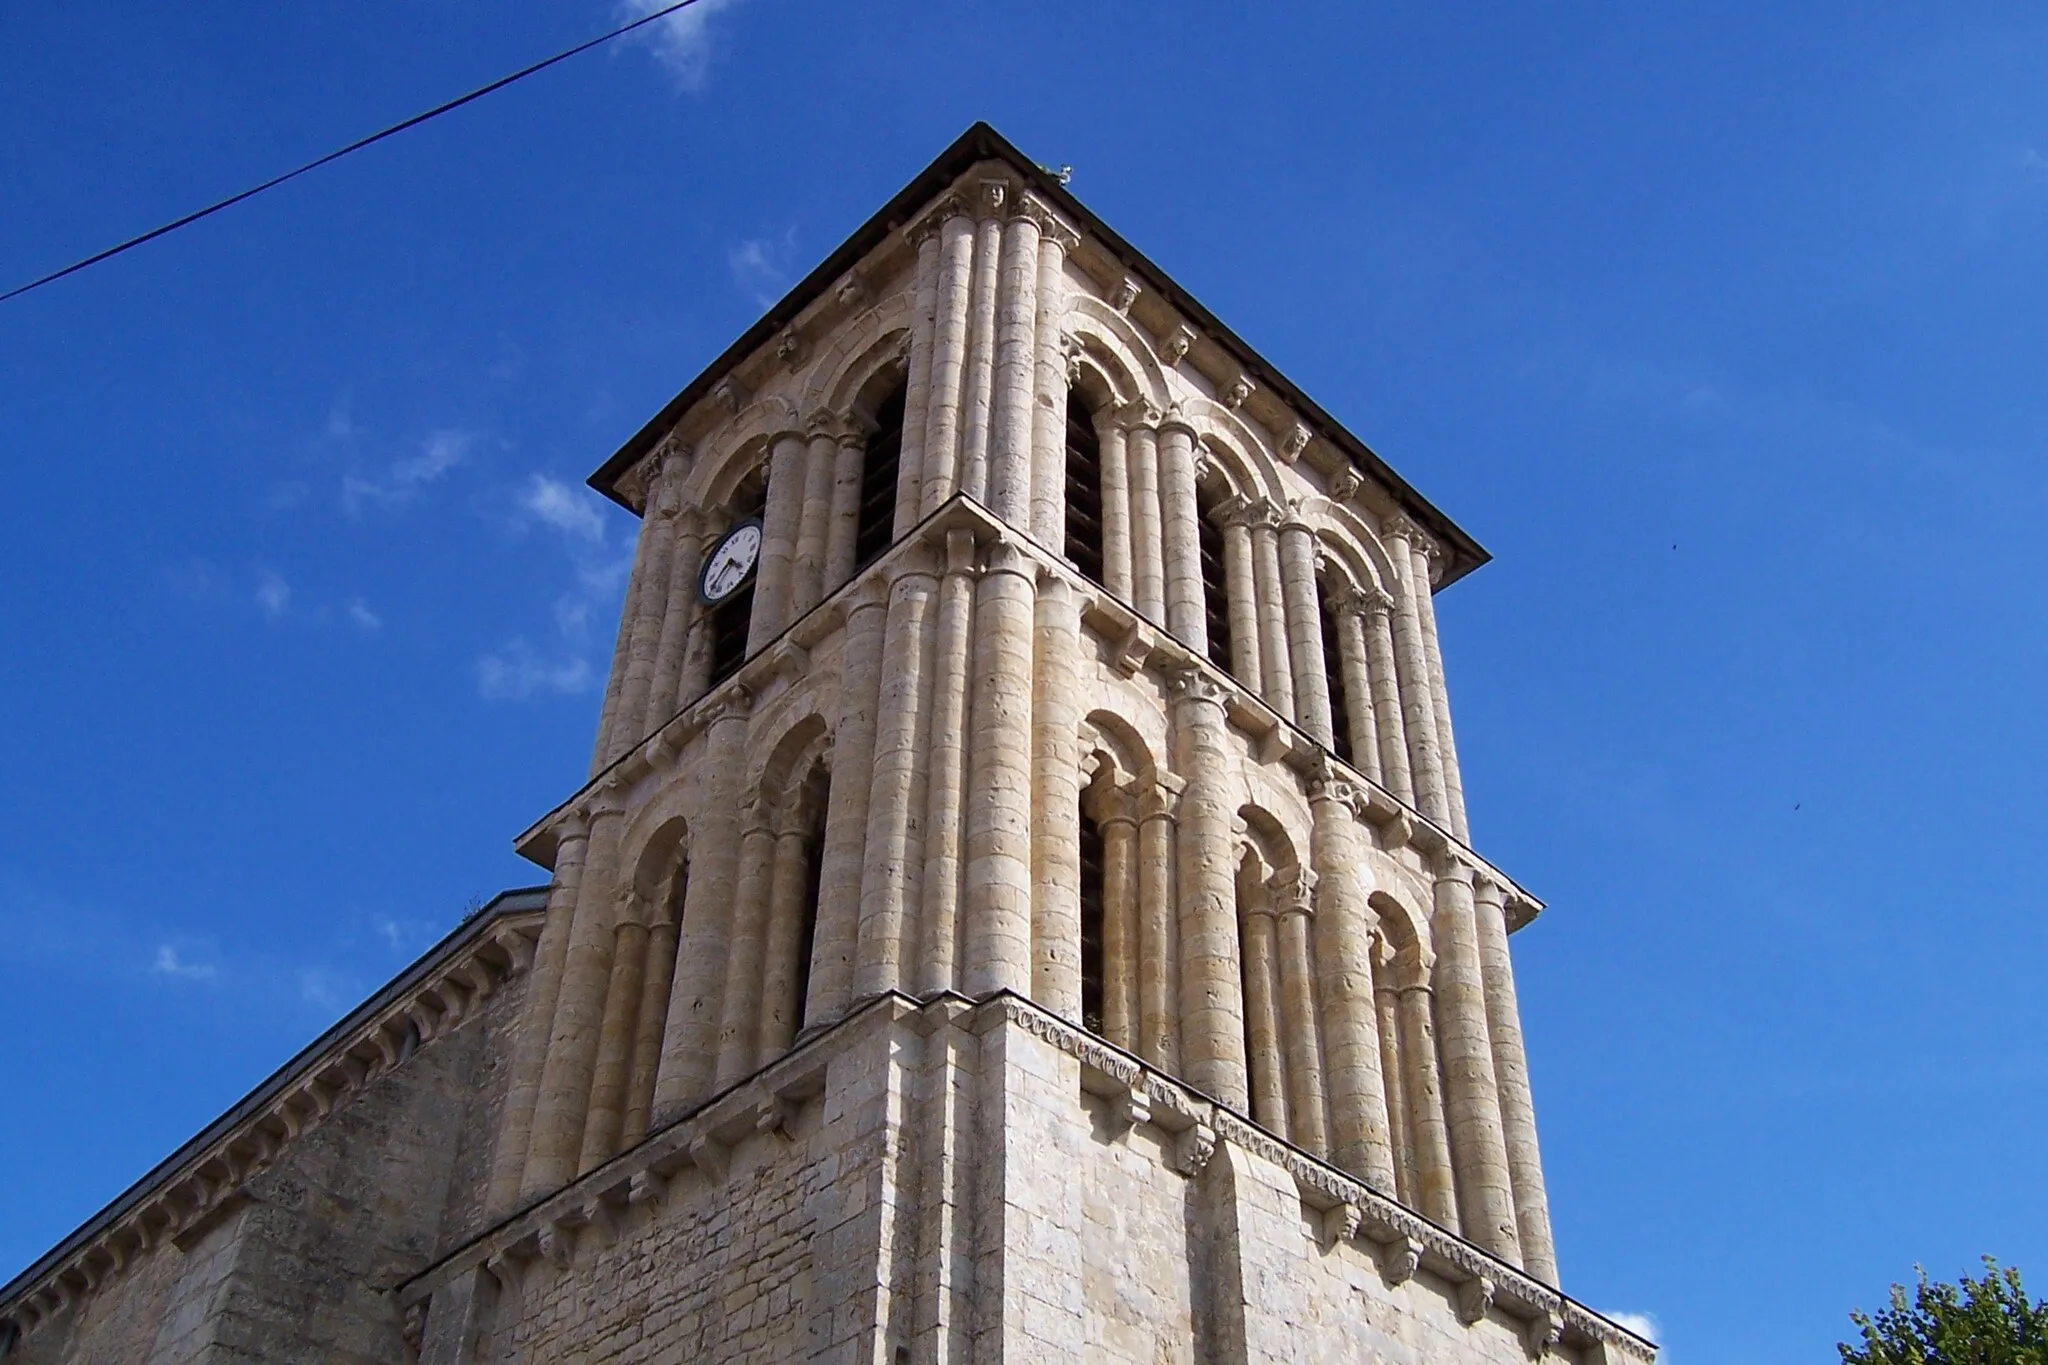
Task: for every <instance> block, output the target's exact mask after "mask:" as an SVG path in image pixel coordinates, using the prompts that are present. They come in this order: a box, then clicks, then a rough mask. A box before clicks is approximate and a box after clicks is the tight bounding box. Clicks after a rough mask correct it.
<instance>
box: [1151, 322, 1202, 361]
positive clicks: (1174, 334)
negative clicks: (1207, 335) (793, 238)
mask: <svg viewBox="0 0 2048 1365" xmlns="http://www.w3.org/2000/svg"><path fill="white" fill-rule="evenodd" d="M1194 344H1195V329H1194V328H1192V327H1190V326H1188V325H1187V324H1186V323H1185V322H1183V323H1181V324H1179V325H1178V326H1176V327H1175V328H1174V329H1173V330H1172V331H1171V332H1168V333H1167V334H1166V339H1165V340H1164V341H1162V342H1160V343H1159V359H1160V362H1161V363H1162V364H1164V365H1165V366H1166V368H1167V369H1169V370H1170V369H1172V368H1173V367H1174V366H1176V365H1178V364H1180V362H1181V361H1182V360H1183V359H1184V358H1185V357H1186V356H1187V353H1188V351H1189V350H1190V349H1191V348H1192V347H1193V346H1194Z"/></svg>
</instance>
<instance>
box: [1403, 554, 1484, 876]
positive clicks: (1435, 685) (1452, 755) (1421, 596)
mask: <svg viewBox="0 0 2048 1365" xmlns="http://www.w3.org/2000/svg"><path fill="white" fill-rule="evenodd" d="M1409 553H1410V555H1411V557H1412V558H1411V562H1412V563H1413V565H1414V570H1415V572H1414V577H1415V584H1416V598H1415V615H1416V624H1417V626H1418V627H1420V633H1421V635H1422V659H1423V665H1424V667H1425V668H1427V670H1428V672H1429V701H1430V712H1431V716H1432V718H1433V719H1434V720H1435V721H1436V750H1437V761H1438V762H1439V763H1441V764H1442V765H1443V770H1444V810H1445V813H1446V814H1447V815H1448V816H1449V817H1450V822H1451V833H1453V834H1455V835H1457V836H1458V839H1459V841H1460V842H1462V843H1464V844H1466V845H1467V846H1468V847H1469V846H1470V845H1471V843H1472V831H1471V829H1470V828H1469V827H1468V826H1467V825H1466V823H1465V780H1464V778H1463V777H1462V776H1460V775H1459V772H1458V743H1457V740H1456V739H1455V738H1454V737H1453V736H1452V734H1451V694H1450V690H1449V689H1448V688H1447V687H1445V685H1444V659H1443V654H1442V652H1441V650H1440V649H1439V648H1438V646H1437V638H1436V598H1435V596H1434V594H1433V592H1432V591H1431V588H1430V569H1429V564H1430V559H1431V558H1432V556H1431V555H1430V554H1429V553H1428V552H1427V550H1426V548H1425V542H1423V541H1421V540H1419V539H1418V540H1414V541H1411V542H1410V543H1409Z"/></svg>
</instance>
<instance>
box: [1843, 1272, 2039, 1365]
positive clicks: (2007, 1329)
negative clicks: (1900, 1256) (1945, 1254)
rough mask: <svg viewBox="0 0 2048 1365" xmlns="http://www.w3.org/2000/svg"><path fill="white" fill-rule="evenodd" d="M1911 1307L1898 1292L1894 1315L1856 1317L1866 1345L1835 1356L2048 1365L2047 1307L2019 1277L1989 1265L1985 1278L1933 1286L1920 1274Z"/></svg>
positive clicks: (1886, 1364)
mask: <svg viewBox="0 0 2048 1365" xmlns="http://www.w3.org/2000/svg"><path fill="white" fill-rule="evenodd" d="M1914 1270H1915V1271H1916V1272H1917V1274H1918V1276H1919V1285H1918V1287H1917V1288H1916V1289H1915V1290H1914V1291H1913V1297H1912V1300H1911V1301H1910V1302H1909V1301H1908V1300H1907V1298H1906V1289H1905V1286H1903V1285H1896V1284H1895V1285H1893V1286H1892V1294H1891V1307H1889V1308H1887V1309H1885V1310H1884V1311H1882V1312H1880V1313H1879V1314H1878V1315H1877V1316H1876V1317H1874V1318H1873V1317H1872V1316H1870V1314H1868V1313H1865V1312H1864V1311H1863V1310H1862V1309H1860V1308H1859V1309H1857V1310H1856V1311H1855V1312H1853V1313H1851V1314H1850V1315H1849V1316H1850V1319H1851V1320H1852V1321H1854V1322H1855V1324H1856V1327H1857V1329H1858V1331H1859V1332H1860V1333H1861V1334H1862V1338H1863V1340H1862V1344H1861V1345H1859V1346H1851V1345H1850V1344H1848V1343H1847V1342H1842V1343H1840V1344H1838V1345H1837V1346H1836V1347H1835V1349H1836V1350H1837V1351H1840V1352H1841V1354H1842V1365H2048V1300H2043V1301H2041V1302H2033V1301H2031V1300H2029V1299H2028V1298H2027V1295H2026V1291H2025V1290H2024V1289H2022V1288H2021V1287H2020V1273H2019V1271H2017V1270H2015V1269H2013V1268H2011V1267H2009V1266H2008V1267H2004V1268H2001V1267H2000V1266H1999V1264H1998V1262H1996V1261H1994V1260H1992V1259H1991V1258H1990V1257H1989V1256H1986V1257H1985V1258H1984V1278H1983V1279H1981V1280H1973V1279H1971V1278H1970V1277H1969V1276H1968V1275H1965V1276H1963V1278H1962V1282H1961V1283H1960V1284H1930V1283H1928V1280H1927V1272H1926V1271H1925V1270H1921V1269H1920V1268H1919V1267H1917V1266H1915V1267H1914Z"/></svg>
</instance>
